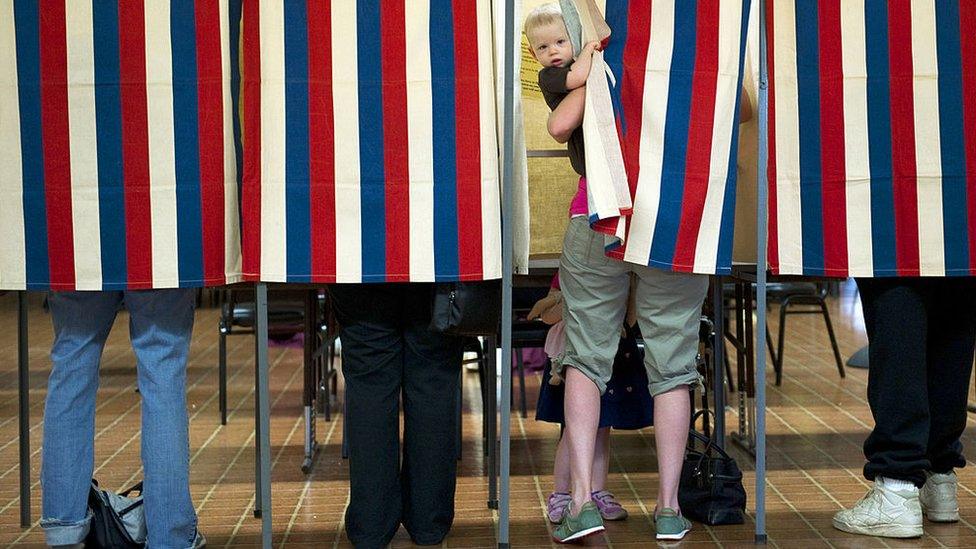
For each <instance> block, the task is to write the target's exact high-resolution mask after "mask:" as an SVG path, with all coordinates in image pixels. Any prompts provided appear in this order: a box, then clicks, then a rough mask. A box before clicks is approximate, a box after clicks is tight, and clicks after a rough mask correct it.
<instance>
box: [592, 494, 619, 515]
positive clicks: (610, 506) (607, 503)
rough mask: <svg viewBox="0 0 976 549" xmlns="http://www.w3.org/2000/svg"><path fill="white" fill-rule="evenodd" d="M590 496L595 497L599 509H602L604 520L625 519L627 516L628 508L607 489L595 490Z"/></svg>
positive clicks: (601, 513) (594, 500)
mask: <svg viewBox="0 0 976 549" xmlns="http://www.w3.org/2000/svg"><path fill="white" fill-rule="evenodd" d="M590 497H591V498H593V502H594V503H596V507H597V509H599V510H600V516H601V517H603V520H624V519H625V518H627V510H626V509H624V508H623V506H622V505H620V503H619V502H618V501H617V498H615V497H613V494H611V493H610V492H608V491H607V490H598V491H596V492H593V493H592V494H590Z"/></svg>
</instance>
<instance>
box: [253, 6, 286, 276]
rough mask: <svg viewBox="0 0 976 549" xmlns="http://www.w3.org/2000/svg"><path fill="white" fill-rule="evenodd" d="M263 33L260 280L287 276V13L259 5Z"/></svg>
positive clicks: (280, 9) (276, 7)
mask: <svg viewBox="0 0 976 549" xmlns="http://www.w3.org/2000/svg"><path fill="white" fill-rule="evenodd" d="M259 17H260V19H261V24H260V27H261V28H260V33H261V273H260V276H261V280H266V281H269V282H271V281H273V282H284V281H285V278H286V276H287V274H288V271H287V269H288V265H287V258H286V255H285V251H286V250H287V246H288V237H287V231H286V228H287V225H286V223H285V13H284V6H283V5H282V3H281V2H261V3H260V15H259Z"/></svg>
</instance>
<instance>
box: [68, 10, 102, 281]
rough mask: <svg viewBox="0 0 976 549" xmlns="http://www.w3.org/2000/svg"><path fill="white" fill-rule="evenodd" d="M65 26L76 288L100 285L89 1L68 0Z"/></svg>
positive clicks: (93, 80) (96, 163)
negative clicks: (66, 33)
mask: <svg viewBox="0 0 976 549" xmlns="http://www.w3.org/2000/svg"><path fill="white" fill-rule="evenodd" d="M65 15H66V18H65V23H66V25H65V26H66V27H67V31H68V36H67V51H68V140H69V143H70V145H69V150H70V151H71V152H70V155H69V156H70V160H71V217H72V232H73V236H74V257H75V288H77V289H78V290H100V289H101V287H102V253H101V245H100V244H101V242H100V233H99V217H98V150H97V148H96V147H95V143H96V138H95V86H94V83H95V49H94V42H93V37H94V32H93V27H92V4H91V2H90V1H84V0H80V1H79V0H70V1H69V2H68V5H67V6H66V9H65Z"/></svg>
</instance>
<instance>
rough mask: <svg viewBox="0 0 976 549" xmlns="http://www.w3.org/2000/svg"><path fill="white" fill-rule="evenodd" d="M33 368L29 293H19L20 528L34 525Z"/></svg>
mask: <svg viewBox="0 0 976 549" xmlns="http://www.w3.org/2000/svg"><path fill="white" fill-rule="evenodd" d="M29 372H30V369H29V365H28V345H27V292H26V291H24V292H17V393H18V397H19V400H20V430H19V436H20V440H19V442H20V527H21V528H29V527H30V525H31V501H30V494H31V489H30V454H31V452H30V375H29Z"/></svg>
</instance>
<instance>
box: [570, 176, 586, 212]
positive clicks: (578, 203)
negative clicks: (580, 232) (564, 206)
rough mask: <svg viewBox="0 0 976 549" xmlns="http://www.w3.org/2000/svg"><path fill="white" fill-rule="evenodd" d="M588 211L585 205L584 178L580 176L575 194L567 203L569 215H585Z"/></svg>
mask: <svg viewBox="0 0 976 549" xmlns="http://www.w3.org/2000/svg"><path fill="white" fill-rule="evenodd" d="M588 213H589V212H588V211H587V205H586V178H585V177H583V176H580V178H579V187H578V188H577V190H576V196H574V197H573V201H572V202H570V203H569V217H576V216H578V215H582V216H586V215H587V214H588Z"/></svg>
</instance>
